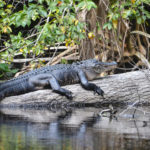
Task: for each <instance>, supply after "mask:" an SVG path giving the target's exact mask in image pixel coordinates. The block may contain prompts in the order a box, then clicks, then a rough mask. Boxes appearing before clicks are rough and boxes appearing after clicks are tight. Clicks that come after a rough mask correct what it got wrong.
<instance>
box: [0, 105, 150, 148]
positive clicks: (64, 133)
mask: <svg viewBox="0 0 150 150" xmlns="http://www.w3.org/2000/svg"><path fill="white" fill-rule="evenodd" d="M138 109H139V110H138V111H136V114H135V115H134V118H133V116H132V115H131V114H132V113H133V112H134V110H132V109H131V110H128V111H126V112H124V113H123V114H122V115H119V114H120V113H121V112H122V111H123V110H121V109H119V110H117V111H118V112H117V113H116V114H115V116H108V115H107V114H105V115H103V116H99V115H97V114H99V112H100V111H102V109H101V108H69V109H67V110H66V109H56V110H48V109H19V108H18V109H16V108H1V110H0V150H14V149H18V150H26V149H27V150H30V149H31V150H34V149H35V150H46V149H50V150H144V149H145V150H149V148H150V117H149V116H150V113H149V112H148V110H149V108H144V107H141V108H138Z"/></svg>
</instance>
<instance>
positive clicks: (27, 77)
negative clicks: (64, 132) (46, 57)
mask: <svg viewBox="0 0 150 150" xmlns="http://www.w3.org/2000/svg"><path fill="white" fill-rule="evenodd" d="M116 65H117V63H116V62H111V63H104V62H99V61H97V60H95V59H89V60H84V61H81V62H77V63H73V64H57V65H54V66H46V67H41V68H39V69H35V70H33V71H30V72H28V73H26V74H23V75H21V76H19V77H17V78H13V79H11V80H8V81H6V82H3V83H1V84H0V100H2V99H3V98H4V97H7V96H12V95H18V94H23V93H27V92H31V91H34V90H36V89H37V87H39V86H40V87H43V88H45V87H49V88H51V89H52V90H53V91H54V92H56V93H59V94H61V95H64V96H66V97H67V98H68V99H72V92H71V91H69V90H67V89H64V88H61V87H60V85H68V84H75V83H81V85H82V87H83V88H85V89H86V90H92V91H94V92H95V93H97V94H99V95H103V94H104V92H103V90H102V89H101V88H100V87H98V86H97V85H95V84H93V83H89V82H88V80H93V79H95V78H96V77H97V76H98V75H99V74H100V73H101V72H104V71H107V70H111V69H113V68H114V67H116Z"/></svg>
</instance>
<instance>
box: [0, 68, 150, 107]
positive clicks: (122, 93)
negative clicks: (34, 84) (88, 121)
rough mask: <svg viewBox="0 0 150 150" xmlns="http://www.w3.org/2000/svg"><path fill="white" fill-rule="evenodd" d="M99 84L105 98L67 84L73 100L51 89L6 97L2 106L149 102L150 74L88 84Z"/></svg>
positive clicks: (106, 79) (144, 72)
mask: <svg viewBox="0 0 150 150" xmlns="http://www.w3.org/2000/svg"><path fill="white" fill-rule="evenodd" d="M89 82H92V83H95V84H97V85H98V86H100V87H101V89H102V90H103V91H104V92H105V94H104V98H103V97H102V96H100V95H97V94H95V95H94V93H93V92H92V91H87V90H85V89H83V88H82V87H81V85H80V84H74V85H67V86H64V87H63V88H66V89H68V90H70V91H72V92H73V95H74V98H73V100H72V101H69V100H67V98H66V97H64V96H61V95H59V94H56V93H53V92H52V90H38V91H34V92H30V93H26V94H22V95H18V96H11V97H6V98H5V99H3V100H2V101H1V102H0V105H1V106H23V107H25V106H34V107H35V106H46V107H47V106H49V105H55V106H56V105H64V104H65V105H71V104H73V105H74V104H75V103H76V104H77V103H78V104H81V103H82V104H96V103H107V104H112V103H134V102H136V101H137V102H141V103H143V102H149V101H150V71H149V70H141V71H133V72H128V73H123V74H116V75H111V76H107V77H103V78H101V79H98V80H94V81H89Z"/></svg>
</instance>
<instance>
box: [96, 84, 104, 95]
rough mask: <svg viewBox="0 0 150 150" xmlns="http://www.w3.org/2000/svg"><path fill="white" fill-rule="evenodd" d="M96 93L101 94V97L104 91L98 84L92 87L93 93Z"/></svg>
mask: <svg viewBox="0 0 150 150" xmlns="http://www.w3.org/2000/svg"><path fill="white" fill-rule="evenodd" d="M96 93H97V94H98V95H101V96H102V97H103V96H104V91H103V90H102V89H101V88H100V87H98V86H96V87H95V89H94V94H96Z"/></svg>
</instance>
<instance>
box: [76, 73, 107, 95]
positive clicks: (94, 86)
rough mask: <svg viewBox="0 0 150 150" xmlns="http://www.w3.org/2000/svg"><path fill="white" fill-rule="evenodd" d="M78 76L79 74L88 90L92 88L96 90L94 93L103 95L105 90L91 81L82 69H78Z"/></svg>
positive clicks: (83, 85)
mask: <svg viewBox="0 0 150 150" xmlns="http://www.w3.org/2000/svg"><path fill="white" fill-rule="evenodd" d="M78 76H79V79H80V82H81V85H82V87H83V88H85V89H86V90H92V91H94V93H97V94H98V95H101V96H103V94H104V91H103V90H102V89H101V88H100V87H98V86H97V85H96V84H94V83H89V82H88V80H87V78H86V76H85V74H84V72H83V71H82V70H80V71H78Z"/></svg>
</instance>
